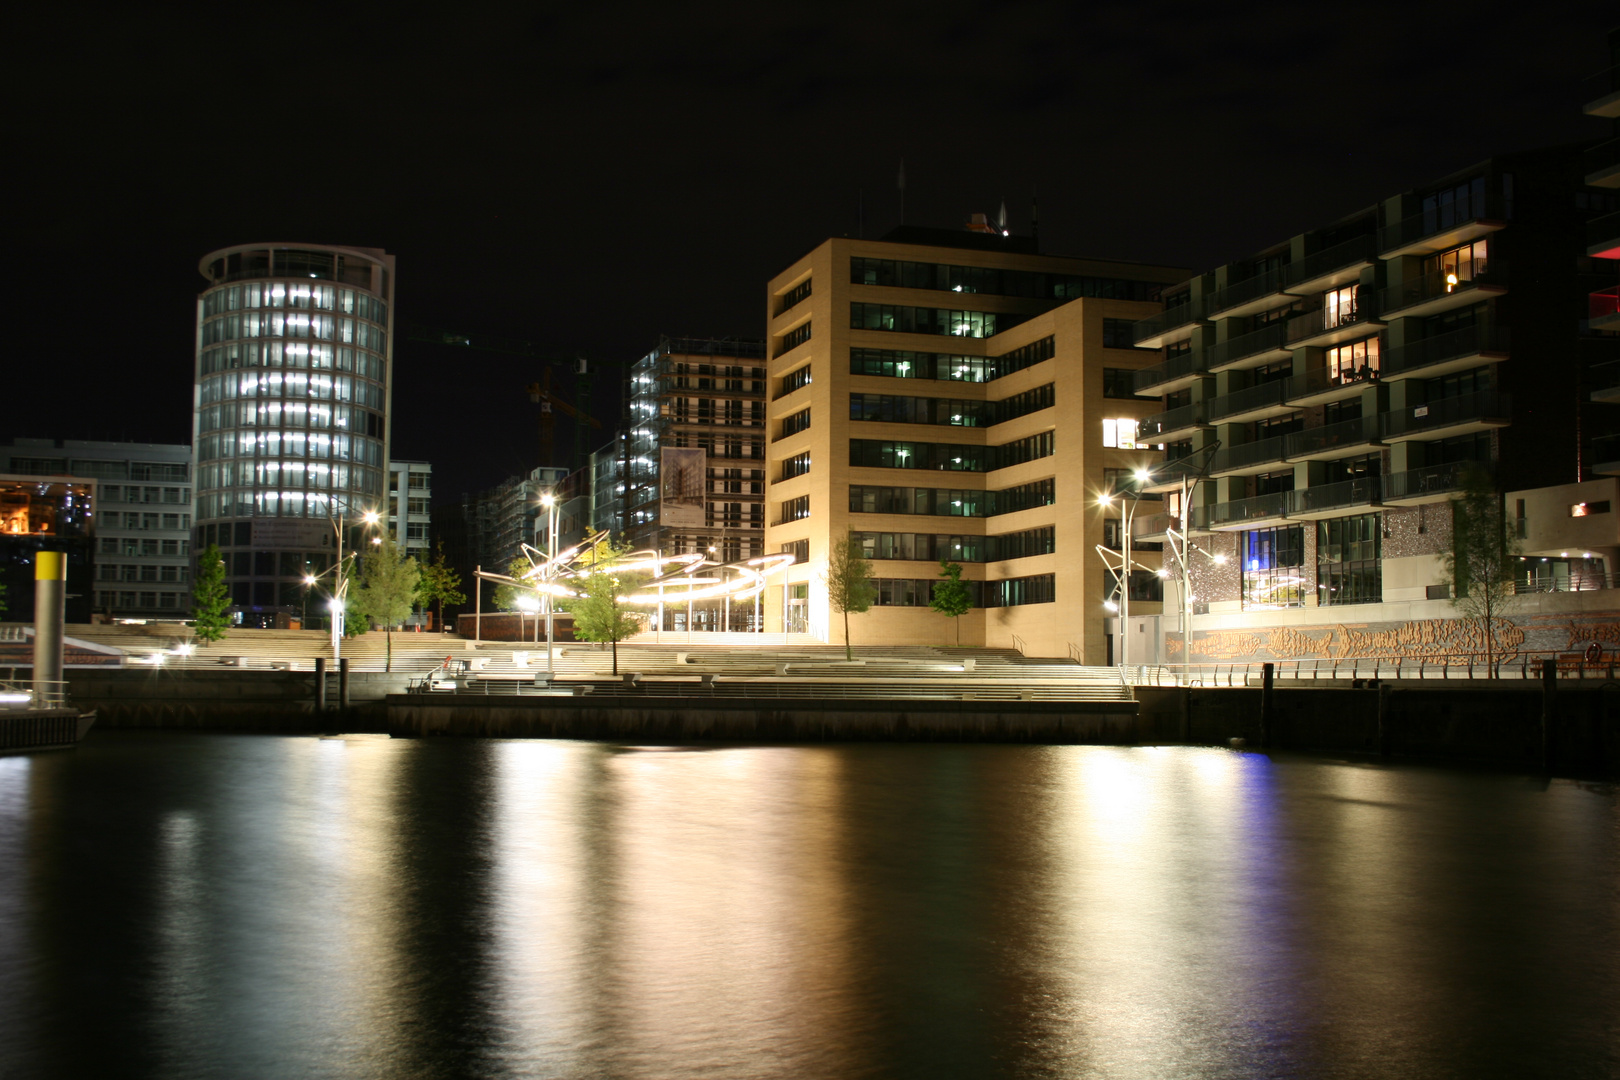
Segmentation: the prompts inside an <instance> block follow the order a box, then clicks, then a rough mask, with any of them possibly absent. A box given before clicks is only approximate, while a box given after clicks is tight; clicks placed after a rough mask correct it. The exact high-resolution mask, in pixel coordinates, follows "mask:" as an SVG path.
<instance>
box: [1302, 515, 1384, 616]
mask: <svg viewBox="0 0 1620 1080" xmlns="http://www.w3.org/2000/svg"><path fill="white" fill-rule="evenodd" d="M1381 533H1382V523H1381V520H1380V515H1378V514H1358V515H1356V516H1355V517H1347V518H1334V519H1333V520H1331V521H1319V522H1317V523H1316V602H1317V604H1318V605H1320V606H1322V607H1328V606H1337V605H1341V604H1377V603H1380V602H1381V601H1382V600H1383V599H1384V577H1383V569H1382V564H1381V562H1380V560H1379V555H1380V551H1379V546H1380V536H1381Z"/></svg>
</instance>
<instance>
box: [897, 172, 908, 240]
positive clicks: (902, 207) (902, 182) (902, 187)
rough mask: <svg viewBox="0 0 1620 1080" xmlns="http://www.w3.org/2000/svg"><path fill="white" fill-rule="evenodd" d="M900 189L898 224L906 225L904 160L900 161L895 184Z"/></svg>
mask: <svg viewBox="0 0 1620 1080" xmlns="http://www.w3.org/2000/svg"><path fill="white" fill-rule="evenodd" d="M896 186H897V187H899V188H900V224H902V225H904V224H905V223H906V159H905V158H901V159H900V179H899V180H898V181H897V182H896Z"/></svg>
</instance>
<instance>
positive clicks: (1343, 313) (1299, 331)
mask: <svg viewBox="0 0 1620 1080" xmlns="http://www.w3.org/2000/svg"><path fill="white" fill-rule="evenodd" d="M1376 300H1377V294H1376V293H1374V292H1373V291H1372V290H1371V289H1369V288H1364V287H1362V286H1360V285H1358V286H1356V302H1355V303H1354V304H1352V305H1350V306H1349V307H1348V308H1340V309H1339V310H1337V311H1334V310H1333V309H1331V308H1325V307H1324V308H1318V309H1317V310H1315V311H1307V312H1306V313H1305V314H1303V315H1295V316H1294V317H1293V318H1292V319H1289V320H1288V344H1290V345H1297V344H1299V343H1300V342H1301V341H1307V340H1309V339H1311V338H1313V337H1315V336H1317V335H1318V334H1326V333H1329V332H1331V331H1334V330H1343V329H1345V328H1346V327H1355V326H1363V325H1365V326H1372V325H1376V324H1375V323H1374V321H1373V320H1374V318H1375V317H1376V315H1377V313H1378V306H1377V303H1376Z"/></svg>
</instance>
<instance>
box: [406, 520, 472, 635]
mask: <svg viewBox="0 0 1620 1080" xmlns="http://www.w3.org/2000/svg"><path fill="white" fill-rule="evenodd" d="M416 596H417V599H418V600H419V601H420V602H421V604H422V606H423V607H428V606H430V605H433V604H437V605H438V611H437V613H436V614H435V616H434V619H433V621H434V623H435V624H436V625H437V626H438V627H439V629H440V630H443V629H444V605H446V604H464V603H466V602H467V594H466V593H464V592H462V591H461V575H460V574H458V573H456V570H455V568H454V567H452V566H449V565H447V564H446V563H445V561H444V541H443V540H441V541H439V547H438V550H437V552H436V553H435V554H434V556H433V561H432V562H430V563H428V564H427V565H426V566H423V567H422V583H421V584H420V585H418V586H417V588H416Z"/></svg>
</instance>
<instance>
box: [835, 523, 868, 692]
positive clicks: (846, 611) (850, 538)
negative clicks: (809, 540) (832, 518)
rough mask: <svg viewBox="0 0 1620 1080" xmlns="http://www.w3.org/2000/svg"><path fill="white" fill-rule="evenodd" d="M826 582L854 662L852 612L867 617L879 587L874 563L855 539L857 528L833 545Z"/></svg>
mask: <svg viewBox="0 0 1620 1080" xmlns="http://www.w3.org/2000/svg"><path fill="white" fill-rule="evenodd" d="M822 580H823V581H825V582H826V583H827V601H828V603H830V604H831V605H832V609H833V610H834V611H836V612H839V613H841V614H842V615H843V616H844V659H845V660H853V659H854V658H855V654H854V650H852V649H851V648H850V644H849V616H850V613H851V612H853V613H855V614H856V615H861V614H864V613H865V612H866V611H867V610H868V609H870V608H871V606H872V601H873V600H874V599H876V598H877V587H876V586H874V585H873V584H872V564H871V563H870V562H868V561H867V559H866V556H865V555H864V554H863V553H862V552H861V542H860V541H859V540H857V539H855V532H854V530H853V529H849V530H845V532H844V538H843V539H842V540H840V541H837V542H835V543H834V544H833V545H832V550H831V551H830V552H828V554H827V572H826V573H825V574H823V575H822Z"/></svg>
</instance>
